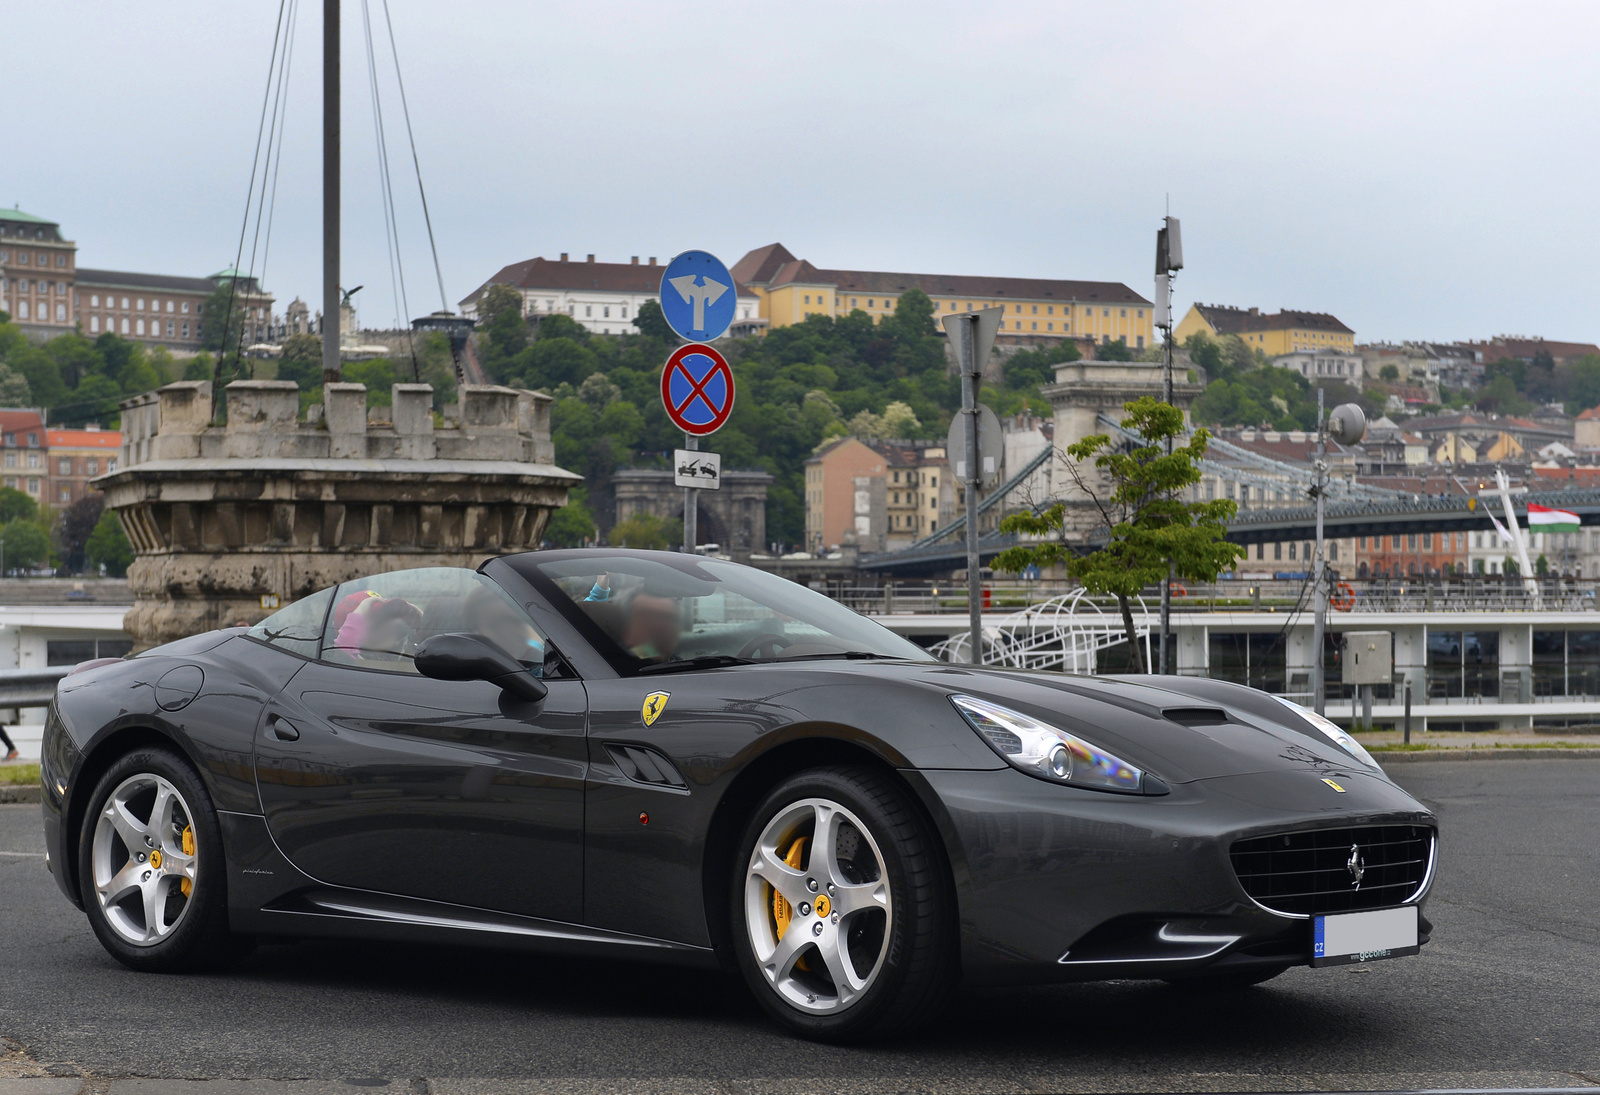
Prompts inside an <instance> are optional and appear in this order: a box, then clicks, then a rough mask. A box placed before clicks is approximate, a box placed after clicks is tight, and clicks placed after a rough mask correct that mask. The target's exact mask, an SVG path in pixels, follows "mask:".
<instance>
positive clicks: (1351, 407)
mask: <svg viewBox="0 0 1600 1095" xmlns="http://www.w3.org/2000/svg"><path fill="white" fill-rule="evenodd" d="M1366 434H1367V416H1366V415H1365V414H1363V413H1362V411H1361V408H1360V407H1358V406H1356V405H1355V404H1354V403H1341V404H1339V405H1338V406H1337V407H1335V408H1334V409H1333V413H1332V414H1330V415H1328V436H1329V437H1331V438H1333V440H1335V441H1337V442H1338V443H1339V444H1341V445H1355V444H1358V443H1359V442H1360V441H1361V439H1362V438H1363V437H1365V436H1366Z"/></svg>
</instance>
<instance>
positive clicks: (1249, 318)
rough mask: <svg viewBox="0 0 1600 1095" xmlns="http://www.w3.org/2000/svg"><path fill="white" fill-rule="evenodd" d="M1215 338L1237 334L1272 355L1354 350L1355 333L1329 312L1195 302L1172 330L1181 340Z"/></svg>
mask: <svg viewBox="0 0 1600 1095" xmlns="http://www.w3.org/2000/svg"><path fill="white" fill-rule="evenodd" d="M1202 333H1203V334H1206V335H1208V336H1210V337H1212V338H1221V337H1224V336H1226V335H1238V336H1239V337H1240V338H1242V339H1244V341H1245V344H1246V345H1248V346H1250V348H1251V349H1255V350H1260V351H1261V352H1262V353H1263V354H1265V355H1266V356H1267V357H1269V358H1276V357H1282V356H1283V355H1285V354H1295V353H1301V352H1305V351H1324V350H1329V351H1337V352H1338V353H1340V354H1343V355H1351V354H1354V353H1355V348H1356V334H1355V332H1354V331H1352V330H1351V329H1350V328H1349V327H1346V326H1345V325H1344V324H1343V323H1341V322H1340V321H1339V320H1338V319H1337V318H1336V317H1334V316H1331V315H1329V314H1327V313H1326V312H1303V311H1299V310H1297V309H1288V308H1286V309H1284V310H1283V311H1280V312H1274V313H1272V314H1270V315H1268V314H1264V313H1263V312H1262V311H1261V310H1260V309H1259V308H1235V307H1232V306H1231V305H1226V304H1194V305H1190V307H1189V311H1188V313H1187V314H1186V315H1185V316H1184V317H1183V320H1182V322H1180V323H1179V324H1178V326H1177V329H1176V330H1174V331H1173V333H1172V337H1173V339H1174V340H1175V341H1176V342H1178V343H1180V344H1182V343H1183V342H1186V341H1187V340H1188V339H1189V336H1191V335H1194V334H1202Z"/></svg>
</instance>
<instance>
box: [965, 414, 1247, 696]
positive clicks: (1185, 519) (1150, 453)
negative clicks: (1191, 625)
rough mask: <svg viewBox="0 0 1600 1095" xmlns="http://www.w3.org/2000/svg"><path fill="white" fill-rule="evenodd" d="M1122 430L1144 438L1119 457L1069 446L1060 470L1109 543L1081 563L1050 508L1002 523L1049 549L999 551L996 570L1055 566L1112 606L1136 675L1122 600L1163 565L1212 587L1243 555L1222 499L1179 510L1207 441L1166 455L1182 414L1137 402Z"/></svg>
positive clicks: (1089, 443)
mask: <svg viewBox="0 0 1600 1095" xmlns="http://www.w3.org/2000/svg"><path fill="white" fill-rule="evenodd" d="M1123 409H1124V410H1125V411H1126V412H1127V417H1126V418H1124V419H1123V420H1122V426H1123V428H1124V429H1127V430H1131V431H1133V432H1134V433H1136V434H1138V435H1139V437H1140V438H1142V439H1143V441H1144V444H1142V445H1141V446H1139V447H1138V448H1135V449H1134V450H1133V451H1132V452H1119V451H1117V448H1116V447H1115V446H1114V445H1113V444H1112V441H1111V438H1110V437H1109V436H1107V435H1106V434H1093V435H1091V436H1089V437H1085V438H1084V439H1083V440H1082V441H1078V442H1076V443H1074V444H1072V445H1069V446H1067V450H1066V451H1067V455H1068V456H1070V457H1071V458H1072V460H1071V462H1069V463H1068V464H1067V465H1066V466H1067V470H1068V472H1069V474H1070V475H1071V476H1072V480H1073V482H1074V484H1075V485H1076V486H1077V488H1078V490H1079V492H1080V493H1081V494H1082V495H1083V496H1084V497H1086V498H1088V499H1089V501H1090V503H1091V504H1092V505H1093V506H1094V507H1095V509H1096V510H1097V511H1098V513H1099V516H1100V521H1101V525H1102V529H1103V530H1104V531H1105V532H1106V533H1107V535H1108V537H1109V539H1108V540H1107V543H1106V546H1105V547H1103V548H1099V549H1097V550H1095V551H1091V552H1089V553H1088V554H1085V555H1079V554H1077V553H1076V552H1075V551H1074V550H1073V547H1072V546H1071V545H1070V544H1068V542H1067V540H1066V538H1065V536H1064V525H1065V519H1066V507H1065V505H1063V504H1060V503H1058V504H1057V505H1055V506H1053V507H1051V508H1050V509H1049V510H1047V511H1045V512H1044V513H1015V514H1012V515H1011V516H1009V517H1007V518H1006V519H1005V520H1003V521H1002V522H1001V523H1000V528H1001V530H1002V531H1003V532H1013V533H1022V534H1024V535H1029V536H1053V537H1055V538H1054V539H1052V540H1046V541H1043V542H1039V543H1033V544H1025V545H1018V546H1016V547H1012V548H1007V549H1006V550H1005V551H1003V552H1001V553H1000V554H999V555H998V556H997V557H996V558H995V561H994V568H995V569H996V570H1005V571H1021V570H1023V569H1024V568H1026V567H1028V566H1040V567H1045V566H1055V565H1058V564H1059V565H1061V566H1062V567H1063V569H1065V570H1066V572H1067V575H1068V577H1070V578H1073V579H1076V580H1077V581H1079V582H1082V583H1083V586H1084V588H1085V589H1087V590H1089V592H1091V593H1101V594H1110V595H1111V596H1114V597H1116V599H1117V605H1118V607H1119V608H1120V609H1121V611H1122V625H1123V628H1124V630H1125V631H1126V633H1127V639H1128V648H1129V649H1130V650H1131V651H1132V653H1133V661H1134V667H1135V669H1136V670H1137V671H1139V672H1143V671H1144V661H1143V659H1144V655H1143V651H1142V649H1141V648H1140V646H1139V643H1138V641H1137V635H1136V633H1135V631H1134V626H1133V608H1132V604H1131V600H1130V598H1132V597H1134V596H1136V595H1137V594H1138V593H1139V592H1140V591H1141V590H1142V589H1144V587H1146V586H1148V585H1151V584H1153V583H1156V582H1159V581H1161V579H1162V578H1164V577H1166V575H1167V568H1168V564H1169V562H1170V564H1171V567H1172V570H1173V572H1174V573H1175V574H1176V575H1177V576H1178V577H1179V578H1183V579H1185V580H1187V581H1193V582H1210V581H1215V580H1216V578H1217V575H1218V574H1221V573H1222V572H1223V571H1224V570H1226V569H1228V568H1229V567H1231V566H1232V565H1233V564H1234V562H1235V561H1236V560H1237V559H1239V558H1241V557H1242V556H1243V555H1244V549H1243V548H1241V547H1239V546H1238V545H1237V544H1230V543H1228V542H1227V540H1225V539H1224V538H1223V537H1224V536H1226V535H1227V531H1228V530H1227V522H1228V521H1229V520H1231V519H1232V518H1233V515H1234V514H1235V513H1236V512H1237V511H1238V505H1237V504H1236V503H1235V502H1233V501H1231V500H1229V499H1226V498H1220V499H1217V500H1215V501H1210V502H1185V501H1183V500H1182V492H1183V491H1184V490H1185V489H1186V488H1187V487H1190V486H1192V485H1193V484H1195V483H1198V482H1199V481H1200V467H1199V461H1200V459H1201V458H1202V457H1204V456H1205V452H1206V444H1207V441H1208V440H1209V438H1210V434H1208V433H1207V432H1206V431H1205V430H1203V429H1201V430H1196V431H1195V432H1194V434H1193V436H1192V437H1190V439H1189V443H1188V444H1187V445H1176V444H1175V445H1174V448H1173V450H1172V452H1171V453H1170V454H1169V453H1167V452H1165V451H1164V450H1165V445H1166V441H1167V439H1168V438H1171V439H1173V440H1174V442H1176V441H1177V440H1179V439H1181V435H1182V433H1183V412H1182V411H1180V410H1178V409H1177V408H1175V407H1172V406H1170V405H1168V404H1166V403H1161V402H1158V401H1157V400H1154V399H1151V398H1150V397H1149V396H1145V397H1143V398H1141V399H1138V400H1135V401H1134V402H1132V403H1126V404H1124V405H1123ZM1091 460H1092V461H1093V462H1094V466H1095V467H1096V468H1097V469H1099V472H1100V475H1099V476H1089V475H1085V474H1084V473H1083V472H1082V471H1081V470H1080V467H1081V465H1083V464H1085V463H1087V462H1089V461H1091Z"/></svg>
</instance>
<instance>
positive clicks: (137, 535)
mask: <svg viewBox="0 0 1600 1095" xmlns="http://www.w3.org/2000/svg"><path fill="white" fill-rule="evenodd" d="M226 392H227V395H226V399H227V407H228V415H227V425H225V426H218V425H214V424H213V408H212V398H211V384H210V382H209V381H184V382H181V383H177V384H169V385H167V386H166V387H164V388H161V389H159V390H157V391H154V392H149V393H146V394H144V395H140V396H135V397H134V398H132V399H129V400H127V401H125V402H124V403H123V404H122V437H123V441H122V453H121V459H120V461H119V463H118V466H117V470H116V471H115V472H112V473H110V474H108V475H104V476H101V477H100V478H99V479H98V480H96V485H97V486H98V487H99V488H100V489H101V490H102V491H104V492H105V494H106V501H107V504H108V505H110V506H111V508H112V509H114V510H115V511H116V513H117V516H118V518H119V519H120V520H121V522H122V527H123V529H124V531H126V532H127V534H128V541H129V543H130V544H132V546H133V550H134V555H135V559H134V562H133V565H132V566H131V567H129V569H128V580H129V585H130V587H131V589H132V592H133V595H134V605H133V608H132V610H131V611H130V612H129V613H128V616H127V621H126V623H125V627H126V628H127V630H128V632H129V633H130V634H131V635H132V636H133V637H134V639H135V643H136V648H143V647H146V646H150V645H154V644H157V643H163V642H168V641H170V640H172V639H177V638H181V637H183V636H185V635H192V634H195V633H197V632H201V631H206V630H208V629H211V628H216V627H226V626H229V625H232V624H238V623H254V622H255V621H257V620H259V619H261V618H262V617H263V616H266V615H267V614H268V613H270V612H271V611H273V609H274V606H276V605H280V604H288V603H289V602H290V601H292V600H295V599H297V598H299V597H303V596H305V595H306V594H308V593H312V592H315V591H316V590H318V589H322V588H323V587H325V586H329V585H332V584H334V583H336V582H341V581H346V580H348V579H352V578H358V577H361V576H363V575H366V574H374V573H379V572H382V571H387V570H398V569H402V568H406V567H418V566H477V565H478V564H479V563H481V562H482V561H483V560H484V559H486V558H488V557H490V556H493V555H499V554H502V553H506V552H514V551H523V550H526V549H528V548H534V547H538V546H539V543H540V540H541V539H542V538H543V535H544V530H545V526H546V524H547V523H548V521H549V519H550V514H551V512H552V511H553V510H555V509H556V508H557V507H558V506H563V505H565V504H566V502H567V491H568V488H569V487H570V486H571V485H572V484H574V483H577V482H580V481H581V477H580V476H577V475H575V474H573V473H572V472H569V471H564V470H563V469H561V468H558V467H556V466H555V463H554V447H553V445H552V444H551V440H550V404H551V399H550V397H549V396H547V395H544V394H542V393H539V392H529V391H521V390H517V389H513V388H503V387H495V386H489V385H463V386H462V387H461V388H460V390H459V396H460V402H459V404H458V406H459V413H458V414H457V415H456V416H455V418H454V420H447V421H446V422H445V423H444V427H443V428H438V427H436V425H435V418H434V412H433V388H432V387H431V386H429V385H427V384H396V385H394V387H393V389H392V393H391V394H392V397H393V404H392V406H391V407H388V408H378V407H374V408H372V410H371V411H370V412H369V411H368V408H367V389H366V386H365V385H363V384H345V383H340V384H329V385H327V386H326V388H325V395H324V402H323V403H322V404H314V405H313V406H312V407H311V409H310V410H311V412H312V413H309V414H308V415H307V416H306V419H305V420H301V419H300V416H299V410H300V392H299V389H298V388H297V387H296V386H295V384H294V383H293V382H291V381H278V380H239V381H234V382H233V383H232V384H229V385H228V386H227V389H226ZM318 411H321V412H322V413H321V414H317V413H316V412H318Z"/></svg>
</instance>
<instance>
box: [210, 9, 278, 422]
mask: <svg viewBox="0 0 1600 1095" xmlns="http://www.w3.org/2000/svg"><path fill="white" fill-rule="evenodd" d="M286 5H287V0H278V22H277V25H276V26H274V27H273V30H272V56H271V58H270V59H269V60H268V62H267V86H266V88H265V89H264V90H263V91H262V93H261V120H260V122H258V123H257V124H256V150H255V153H254V154H253V155H252V156H251V157H250V188H249V190H248V191H247V192H246V194H245V199H244V220H243V221H242V222H241V223H240V224H239V247H238V250H237V252H235V254H234V259H233V276H232V277H231V278H229V279H228V307H227V308H226V310H225V312H224V315H223V319H222V339H221V341H220V342H219V343H218V353H217V360H216V361H215V362H214V363H213V364H212V366H211V407H212V413H213V414H215V413H216V409H217V407H218V406H219V402H218V399H217V396H218V393H219V390H220V389H219V385H220V383H221V380H222V360H223V358H224V357H225V356H226V355H227V349H228V329H229V326H230V324H231V323H232V321H233V302H234V297H235V296H236V295H237V292H238V288H239V263H241V262H243V261H244V237H245V233H246V232H247V231H248V230H249V227H250V205H251V203H252V202H253V201H254V199H255V193H256V167H257V166H258V165H259V164H260V162H261V136H262V134H263V133H264V132H265V130H266V126H267V104H268V102H269V101H270V100H271V99H272V85H273V83H274V81H275V79H276V77H277V69H278V44H279V42H280V40H281V39H282V38H283V25H284V19H283V16H284V10H285V7H286ZM262 185H263V186H265V185H266V183H265V180H264V179H263V182H262Z"/></svg>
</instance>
